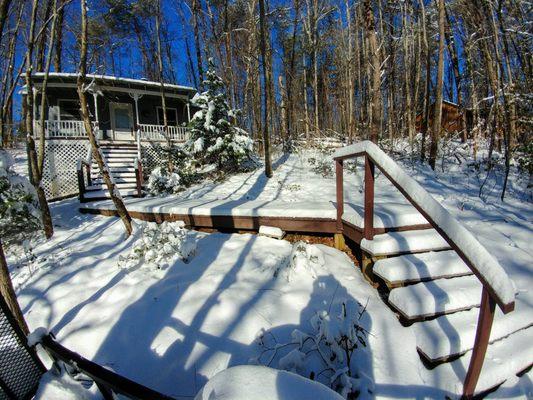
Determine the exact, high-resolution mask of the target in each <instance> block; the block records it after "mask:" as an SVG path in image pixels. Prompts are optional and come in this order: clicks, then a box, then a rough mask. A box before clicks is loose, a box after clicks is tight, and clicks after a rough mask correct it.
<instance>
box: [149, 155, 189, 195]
mask: <svg viewBox="0 0 533 400" xmlns="http://www.w3.org/2000/svg"><path fill="white" fill-rule="evenodd" d="M158 150H159V151H158V152H159V154H161V155H162V156H161V158H160V165H159V166H158V167H156V168H154V169H153V170H152V172H151V173H150V175H149V177H148V191H149V192H150V193H151V194H152V195H155V196H157V195H167V194H174V193H177V192H179V191H181V190H183V189H184V188H186V187H187V186H189V185H190V184H191V183H192V182H193V181H194V179H195V173H194V172H193V170H192V165H191V155H190V154H189V153H187V152H186V151H185V150H184V149H183V147H181V146H176V145H171V146H170V147H159V149H158ZM170 166H172V172H170V168H169V167H170Z"/></svg>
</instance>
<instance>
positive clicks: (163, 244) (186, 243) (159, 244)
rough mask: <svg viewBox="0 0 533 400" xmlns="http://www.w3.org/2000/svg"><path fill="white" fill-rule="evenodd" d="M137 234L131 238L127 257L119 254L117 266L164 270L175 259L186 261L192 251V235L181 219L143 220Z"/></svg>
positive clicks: (194, 243)
mask: <svg viewBox="0 0 533 400" xmlns="http://www.w3.org/2000/svg"><path fill="white" fill-rule="evenodd" d="M140 230H141V234H140V235H141V236H140V238H139V239H137V240H136V241H135V243H134V244H133V246H132V249H131V252H130V254H129V255H128V256H127V257H120V260H119V266H120V267H122V268H127V269H130V268H135V267H137V266H143V267H148V268H152V269H166V268H168V267H169V266H170V265H171V264H172V263H173V262H174V261H175V260H177V259H181V260H183V261H185V262H188V261H189V260H190V259H191V258H192V257H193V256H194V254H195V252H196V236H195V234H194V233H192V232H191V231H189V230H187V229H185V228H184V224H183V222H181V221H179V222H163V223H162V224H156V223H155V222H146V223H143V224H142V225H141V229H140Z"/></svg>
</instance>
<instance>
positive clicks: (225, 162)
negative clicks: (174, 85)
mask: <svg viewBox="0 0 533 400" xmlns="http://www.w3.org/2000/svg"><path fill="white" fill-rule="evenodd" d="M209 66H210V67H209V70H208V71H207V73H206V75H207V79H206V80H205V81H204V85H205V87H206V88H207V90H206V91H205V92H203V93H202V94H200V95H197V96H195V97H194V98H193V99H192V105H193V106H194V107H196V108H199V111H197V112H196V113H195V114H194V116H193V118H192V120H191V122H190V123H189V128H190V136H189V140H188V142H187V144H186V148H187V150H188V151H189V152H190V153H192V154H193V155H194V156H195V157H196V159H197V161H198V162H200V163H201V164H216V165H217V168H218V170H219V171H225V172H232V171H237V170H241V169H243V167H245V166H246V165H247V164H248V162H249V161H250V159H251V155H252V145H253V142H252V140H251V139H250V137H249V135H248V133H247V132H246V131H244V130H242V129H240V128H238V127H237V126H235V123H234V121H235V119H236V117H237V114H238V111H237V110H233V109H230V108H229V105H228V103H227V101H226V96H225V94H224V91H223V86H224V84H223V82H222V79H220V77H218V76H217V74H216V72H215V70H214V65H213V63H212V62H211V60H210V62H209Z"/></svg>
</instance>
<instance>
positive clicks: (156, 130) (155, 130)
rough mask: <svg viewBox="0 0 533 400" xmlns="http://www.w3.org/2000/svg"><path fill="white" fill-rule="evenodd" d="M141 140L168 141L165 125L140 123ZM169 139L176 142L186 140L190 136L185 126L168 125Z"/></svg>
mask: <svg viewBox="0 0 533 400" xmlns="http://www.w3.org/2000/svg"><path fill="white" fill-rule="evenodd" d="M139 130H140V132H141V140H154V141H166V140H167V138H166V137H165V131H164V126H163V125H152V124H139ZM167 132H168V136H169V137H168V139H170V140H171V141H176V142H185V141H186V140H187V137H188V132H187V128H186V127H184V126H168V127H167Z"/></svg>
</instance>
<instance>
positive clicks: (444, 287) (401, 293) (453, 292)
mask: <svg viewBox="0 0 533 400" xmlns="http://www.w3.org/2000/svg"><path fill="white" fill-rule="evenodd" d="M481 289H482V286H481V283H479V280H478V279H477V277H476V276H473V275H471V276H465V277H460V278H452V279H437V280H435V281H431V282H422V283H417V284H415V285H409V286H405V287H400V288H396V289H392V290H391V292H390V294H389V303H391V304H392V305H393V306H394V307H395V308H396V309H397V310H398V311H400V312H401V313H402V315H404V316H405V317H406V318H409V319H413V318H417V317H424V316H431V315H435V314H438V313H442V312H445V311H453V310H463V309H465V308H472V307H477V306H479V304H480V301H481ZM421 299H423V301H421Z"/></svg>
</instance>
